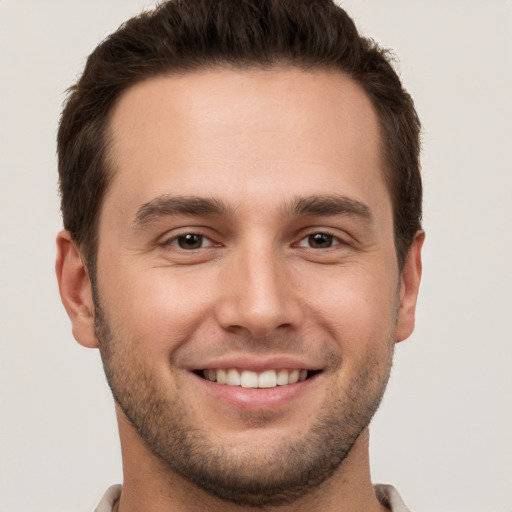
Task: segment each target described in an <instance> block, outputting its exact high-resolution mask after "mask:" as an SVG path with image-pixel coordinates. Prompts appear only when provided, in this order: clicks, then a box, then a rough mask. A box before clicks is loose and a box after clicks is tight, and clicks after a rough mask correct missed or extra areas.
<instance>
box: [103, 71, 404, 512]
mask: <svg viewBox="0 0 512 512" xmlns="http://www.w3.org/2000/svg"><path fill="white" fill-rule="evenodd" d="M110 133H111V136H112V151H111V155H110V156H111V162H112V164H113V166H114V168H115V173H114V177H113V181H112V184H111V186H110V188H109V190H108V192H107V195H106V197H105V201H104V204H103V207H102V212H101V217H100V224H99V250H98V258H97V283H96V284H97V286H96V299H97V303H96V326H97V335H98V339H99V343H100V348H101V351H102V356H103V359H104V365H105V369H106V373H107V377H108V380H109V383H110V385H111V387H112V389H113V392H114V396H115V398H116V400H117V402H118V403H119V405H120V409H121V410H122V411H123V412H122V413H120V414H121V415H125V416H126V417H127V418H129V420H130V422H131V424H132V425H133V428H134V429H135V431H136V432H137V435H138V436H140V438H141V439H143V440H144V442H145V444H146V445H147V446H148V447H149V449H150V451H151V453H152V454H153V455H154V456H156V457H157V458H158V460H159V461H160V462H161V463H163V466H164V467H166V468H167V469H169V470H170V471H174V472H177V473H178V474H180V475H181V476H184V477H185V478H187V479H189V480H191V481H193V482H195V483H196V484H198V485H200V486H201V487H203V488H204V489H205V490H207V491H208V492H211V493H214V494H216V495H217V496H220V497H221V498H224V499H228V500H232V501H235V502H238V503H246V504H256V505H258V504H259V505H262V504H272V503H274V504H275V503H279V502H286V501H291V500H293V498H294V497H296V496H298V495H300V494H301V493H304V492H307V490H308V489H309V487H310V486H314V485H317V484H319V483H320V482H322V481H324V480H326V479H327V478H328V477H329V476H330V475H332V474H333V472H335V471H336V470H337V469H338V468H339V466H340V464H341V463H342V462H343V460H344V459H345V457H346V455H347V453H349V451H350V449H351V447H352V446H353V445H354V443H356V442H357V439H358V436H359V435H360V433H361V432H362V431H363V430H364V429H365V427H366V426H367V424H368V422H369V420H370V418H371V416H372V415H373V413H374V411H375V410H376V408H377V406H378V403H379V401H380V398H381V396H382V393H383V391H384V388H385V386H386V382H387V380H388V376H389V371H390V366H391V360H392V354H393V347H394V344H395V342H396V341H397V340H400V339H403V338H404V337H406V336H407V335H408V334H409V333H410V330H411V328H412V324H411V320H410V319H409V318H405V319H404V318H401V315H402V314H403V313H401V310H400V301H401V299H402V297H403V295H404V283H403V279H402V278H401V276H400V274H399V271H398V268H397V260H396V254H395V249H394V243H393V219H392V205H391V200H390V196H389V193H388V191H387V189H386V186H385V183H384V180H383V174H382V163H381V158H380V151H379V134H378V123H377V118H376V115H375V113H374V110H373V108H372V106H371V103H370V101H369V100H368V99H367V97H366V96H365V94H364V93H363V92H362V90H361V89H360V88H359V87H358V86H357V85H355V84H354V83H353V82H352V81H351V80H350V79H348V78H346V77H344V76H342V75H340V74H335V73H326V72H319V71H315V72H310V73H308V72H304V71H300V70H295V69H274V70H266V71H263V70H245V71H234V70H215V71H209V72H206V71H205V72H195V73H189V74H186V75H184V76H168V77H161V78H155V79H151V80H148V81H146V82H143V83H141V84H138V85H136V86H134V87H132V88H131V89H129V90H128V91H127V92H126V93H125V94H124V95H123V96H122V97H121V99H120V101H119V103H118V104H117V106H116V108H115V110H114V112H113V117H112V120H111V125H110ZM297 379H298V381H297ZM304 379H305V380H304ZM226 380H227V383H225V381H226ZM276 381H278V383H276ZM246 386H249V387H246ZM253 386H259V387H253ZM125 428H126V427H125ZM129 428H132V427H129Z"/></svg>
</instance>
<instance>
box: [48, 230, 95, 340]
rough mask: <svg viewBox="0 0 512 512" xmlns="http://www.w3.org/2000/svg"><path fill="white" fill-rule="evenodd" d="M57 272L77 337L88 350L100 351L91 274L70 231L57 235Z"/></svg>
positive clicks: (63, 297) (63, 301)
mask: <svg viewBox="0 0 512 512" xmlns="http://www.w3.org/2000/svg"><path fill="white" fill-rule="evenodd" d="M55 272H56V273H57V281H58V283H59V292H60V298H61V300H62V304H64V307H65V308H66V311H67V313H68V316H69V318H70V320H71V325H72V329H73V336H74V337H75V339H76V341H78V343H80V344H81V345H83V346H84V347H89V348H97V347H98V339H97V338H96V334H95V330H94V315H93V300H92V289H91V281H90V280H89V272H88V271H87V267H86V266H85V264H84V263H83V260H82V257H81V253H80V250H79V249H78V247H77V246H76V244H75V243H74V242H73V240H72V239H71V234H70V233H69V231H66V230H63V231H61V232H60V233H59V234H58V235H57V260H56V262H55Z"/></svg>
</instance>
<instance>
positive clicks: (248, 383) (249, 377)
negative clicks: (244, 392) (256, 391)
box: [240, 370, 258, 388]
mask: <svg viewBox="0 0 512 512" xmlns="http://www.w3.org/2000/svg"><path fill="white" fill-rule="evenodd" d="M240 385H241V386H242V387H243V388H257V387H258V374H257V373H256V372H251V371H249V370H244V371H243V372H242V375H240Z"/></svg>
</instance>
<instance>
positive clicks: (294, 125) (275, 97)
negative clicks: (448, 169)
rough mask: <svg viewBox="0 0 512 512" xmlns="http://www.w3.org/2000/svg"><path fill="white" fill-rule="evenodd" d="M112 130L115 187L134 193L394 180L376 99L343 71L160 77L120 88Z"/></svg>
mask: <svg viewBox="0 0 512 512" xmlns="http://www.w3.org/2000/svg"><path fill="white" fill-rule="evenodd" d="M109 132H110V133H109V135H110V138H111V152H110V158H111V160H112V162H113V167H114V169H115V173H114V178H113V183H112V186H111V187H110V191H109V193H108V194H110V193H111V192H112V193H114V192H115V191H117V193H118V195H120V196H122V197H123V198H124V199H125V200H127V201H129V200H130V199H131V198H133V201H134V202H135V201H138V202H140V201H145V200H151V198H152V197H156V196H158V195H161V194H162V193H173V192H174V193H175V191H176V189H178V190H179V193H180V194H182V195H205V194H207V195H215V194H216V192H219V193H222V194H224V195H229V193H232V194H233V197H238V198H240V200H241V198H243V197H244V195H243V191H244V190H249V189H250V190H252V191H254V190H257V189H258V188H259V187H265V186H267V185H268V183H272V184H273V188H274V191H275V194H276V196H278V195H279V194H284V195H286V194H287V193H289V194H292V193H295V195H304V190H295V191H294V187H295V185H297V186H299V185H300V187H302V188H304V186H305V185H306V184H309V186H310V187H311V188H312V189H315V188H322V189H323V190H318V191H316V190H312V191H311V192H312V193H315V192H319V193H323V192H325V190H326V189H328V188H329V187H338V186H341V188H343V189H344V190H338V189H335V190H334V192H338V193H343V194H347V195H352V196H353V195H357V194H358V193H359V192H360V191H361V190H363V189H365V188H371V187H375V184H376V183H377V184H378V186H379V187H381V188H382V186H383V181H384V180H383V176H382V172H381V158H380V149H379V146H380V135H379V126H378V120H377V116H376V114H375V111H374V108H373V106H372V104H371V102H370V100H369V99H368V97H367V96H366V94H365V93H364V91H363V90H362V89H361V88H360V86H358V85H357V84H356V83H355V82H354V81H353V80H351V79H350V78H349V77H347V76H345V75H343V74H341V73H338V72H328V71H321V70H315V71H304V70H300V69H296V68H273V69H265V70H262V69H214V70H204V71H197V72H190V73H185V74H182V75H174V74H173V75H168V76H160V77H156V78H151V79H148V80H146V81H144V82H141V83H139V84H137V85H135V86H133V87H131V88H129V89H128V90H127V91H125V92H124V94H123V95H122V96H121V97H120V99H119V100H118V102H117V104H116V106H115V108H114V109H113V112H112V116H111V122H110V125H109ZM326 170H327V171H328V172H327V173H326V172H323V171H326ZM329 176H330V177H332V178H336V179H334V180H333V181H332V180H331V181H332V182H330V181H329V179H328V178H329ZM210 178H215V179H210ZM339 180H341V181H342V183H341V182H340V183H338V181H339ZM351 186H352V188H353V190H350V189H351ZM300 187H299V188H300ZM166 188H169V189H172V190H165V189H166ZM358 191H359V192H358ZM108 194H107V196H108ZM142 196H145V197H142ZM356 199H357V198H356Z"/></svg>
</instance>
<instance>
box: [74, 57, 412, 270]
mask: <svg viewBox="0 0 512 512" xmlns="http://www.w3.org/2000/svg"><path fill="white" fill-rule="evenodd" d="M253 70H254V71H255V70H262V71H273V70H282V71H285V70H300V71H304V72H310V73H315V72H322V71H323V72H325V73H332V74H338V75H341V76H344V77H346V78H348V79H349V80H351V81H352V82H353V84H355V85H356V86H357V87H358V88H359V89H360V91H361V92H363V93H364V95H365V96H366V98H367V99H368V100H369V102H370V105H371V107H372V109H373V111H374V114H375V116H376V119H377V126H378V140H377V150H378V155H379V163H380V172H382V178H383V180H384V185H385V187H386V190H387V193H388V194H389V199H390V201H391V208H392V220H393V241H394V245H395V254H396V257H397V265H398V268H399V271H401V270H402V267H403V264H404V261H405V260H404V261H401V254H400V248H399V246H398V238H397V229H396V225H395V221H396V214H395V213H396V206H397V205H396V197H395V195H394V193H393V182H394V181H395V179H394V177H393V172H394V171H393V170H392V167H393V164H392V163H391V161H390V154H389V148H388V147H387V145H386V127H385V126H384V115H383V114H382V113H381V111H380V109H379V108H378V105H377V102H376V101H375V99H374V98H372V96H371V95H370V94H369V93H368V91H367V90H366V89H365V87H364V86H363V84H362V82H361V81H359V80H358V79H357V78H356V77H354V76H353V74H352V73H350V72H349V71H347V70H345V69H343V68H342V67H336V65H334V64H330V63H322V62H316V63H315V62H313V61H311V62H308V61H300V59H297V60H295V61H294V60H293V59H285V58H278V59H275V60H273V61H271V62H258V61H245V62H244V61H241V62H234V61H232V62H230V61H228V60H225V61H222V60H219V61H215V62H212V61H208V60H205V61H204V62H198V63H194V64H192V65H189V66H181V67H176V68H174V69H167V70H165V69H162V70H161V71H158V72H154V73H151V74H149V75H148V76H144V77H139V78H137V79H135V80H133V81H131V82H127V83H126V84H125V86H124V87H122V88H120V90H119V91H118V92H117V93H116V95H115V97H114V99H113V101H112V102H111V104H110V105H109V107H108V108H107V110H106V112H105V113H104V114H103V116H100V117H98V118H96V120H95V122H98V123H99V125H100V127H101V129H100V133H101V139H102V144H101V150H100V152H99V154H98V159H99V162H100V163H99V165H100V166H101V173H102V174H103V176H104V178H105V187H104V189H103V190H102V197H101V199H100V201H99V203H98V207H97V210H96V212H95V215H94V217H93V222H92V223H91V226H90V231H89V233H88V236H86V237H85V239H84V240H80V241H79V247H80V250H81V251H82V252H83V254H84V257H85V261H86V263H87V267H88V270H89V272H90V275H91V276H92V277H93V278H95V276H96V265H97V257H98V249H99V224H100V218H101V214H102V211H103V205H104V202H105V199H106V197H107V194H108V192H109V190H110V187H111V186H112V183H113V181H114V179H115V175H116V174H117V172H118V170H117V168H116V155H115V153H114V144H113V143H114V133H113V130H112V121H113V117H114V115H115V111H116V108H117V106H118V105H119V103H120V102H121V100H122V98H123V97H124V96H125V95H126V93H127V92H128V91H130V90H131V89H133V88H134V87H136V86H137V85H140V84H142V83H145V82H149V81H152V80H155V79H160V78H166V77H173V76H187V75H191V74H194V73H199V74H200V73H204V72H216V71H246V72H249V71H253ZM411 243H412V241H410V242H409V246H410V244H411Z"/></svg>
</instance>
